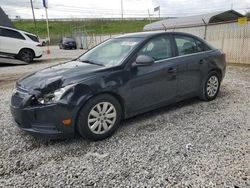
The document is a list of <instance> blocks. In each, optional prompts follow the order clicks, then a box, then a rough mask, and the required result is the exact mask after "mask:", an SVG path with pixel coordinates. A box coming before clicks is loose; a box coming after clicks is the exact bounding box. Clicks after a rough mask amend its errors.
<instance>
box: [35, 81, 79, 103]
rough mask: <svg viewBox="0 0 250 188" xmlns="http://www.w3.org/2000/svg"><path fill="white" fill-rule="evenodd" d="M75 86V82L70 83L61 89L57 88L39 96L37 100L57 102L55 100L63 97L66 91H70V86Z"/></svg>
mask: <svg viewBox="0 0 250 188" xmlns="http://www.w3.org/2000/svg"><path fill="white" fill-rule="evenodd" d="M73 86H74V84H73V85H68V86H65V87H62V88H60V89H57V90H55V91H54V92H51V93H47V94H45V95H43V96H42V97H40V98H38V99H37V101H38V102H39V103H40V104H51V103H55V102H57V101H59V100H60V99H61V98H62V96H63V95H64V93H65V92H66V91H68V90H69V89H70V88H72V87H73Z"/></svg>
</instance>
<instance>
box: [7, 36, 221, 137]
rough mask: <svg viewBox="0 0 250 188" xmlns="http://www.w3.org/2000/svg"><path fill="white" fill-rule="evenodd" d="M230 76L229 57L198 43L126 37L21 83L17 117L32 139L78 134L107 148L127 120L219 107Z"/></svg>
mask: <svg viewBox="0 0 250 188" xmlns="http://www.w3.org/2000/svg"><path fill="white" fill-rule="evenodd" d="M225 69H226V62H225V55H224V54H223V53H222V52H221V51H220V50H218V49H215V48H214V47H212V46H210V45H209V44H208V43H207V42H205V41H204V40H202V39H200V38H198V37H196V36H193V35H190V34H186V33H176V32H157V33H156V32H148V33H135V34H129V35H123V36H120V37H117V38H114V39H110V40H107V41H105V42H103V43H101V44H99V45H98V46H96V47H94V48H92V49H91V50H89V51H87V52H86V53H84V54H83V55H82V56H80V57H79V58H77V59H75V60H73V61H70V62H66V63H64V64H59V65H56V66H52V67H48V68H46V69H43V70H41V71H38V72H35V73H32V74H30V75H28V76H26V77H24V78H22V79H20V80H18V81H17V83H16V88H15V89H14V91H13V95H12V98H11V112H12V115H13V117H14V119H15V121H16V122H17V125H18V126H19V127H20V128H21V129H22V130H24V131H27V132H29V133H31V134H33V135H39V136H43V137H49V138H59V137H68V136H72V135H74V134H75V133H76V132H79V133H80V134H81V135H82V136H83V137H85V138H87V139H90V140H100V139H104V138H106V137H108V136H110V135H112V134H113V133H114V131H115V130H116V129H117V128H118V126H119V123H120V121H121V120H122V119H126V118H129V117H132V116H135V115H137V114H141V113H144V112H147V111H150V110H153V109H156V108H159V107H162V106H165V105H168V104H171V103H175V102H178V101H181V100H184V99H187V98H191V97H199V98H200V99H202V100H205V101H211V100H213V99H215V98H216V96H217V94H218V92H219V89H220V84H221V81H222V79H223V78H224V75H225ZM194 121H195V120H194Z"/></svg>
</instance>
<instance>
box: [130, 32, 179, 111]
mask: <svg viewBox="0 0 250 188" xmlns="http://www.w3.org/2000/svg"><path fill="white" fill-rule="evenodd" d="M138 55H148V56H151V57H152V58H153V59H154V60H155V63H154V64H153V65H148V66H137V65H135V66H132V67H131V71H130V74H131V77H130V81H129V83H128V84H129V91H128V93H129V94H128V96H127V97H128V99H127V100H126V101H127V102H128V103H127V107H128V110H129V111H130V112H131V111H139V110H143V109H146V108H151V107H154V106H157V105H159V104H161V103H163V102H166V101H168V100H171V99H173V98H174V97H175V96H176V91H177V79H176V78H177V75H176V74H177V65H176V63H175V61H174V60H171V57H172V56H173V50H172V45H171V38H170V37H169V36H168V35H163V36H158V37H155V38H153V39H151V40H150V41H148V42H147V43H146V44H145V45H144V46H143V47H142V48H141V50H139V52H138V53H137V56H138Z"/></svg>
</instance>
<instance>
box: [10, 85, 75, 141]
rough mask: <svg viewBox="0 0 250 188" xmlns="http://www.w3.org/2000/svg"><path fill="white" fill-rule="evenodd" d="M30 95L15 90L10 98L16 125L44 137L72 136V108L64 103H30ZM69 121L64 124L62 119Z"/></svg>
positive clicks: (73, 130)
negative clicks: (69, 121)
mask: <svg viewBox="0 0 250 188" xmlns="http://www.w3.org/2000/svg"><path fill="white" fill-rule="evenodd" d="M31 104H32V96H31V95H29V94H28V93H25V92H24V91H20V90H19V91H17V92H16V93H14V94H13V96H12V98H11V105H10V109H11V113H12V116H13V118H14V120H15V122H16V123H17V125H18V126H19V127H20V128H21V129H22V130H24V131H26V132H28V133H30V134H32V135H34V136H41V137H45V138H52V139H57V138H66V137H72V136H74V133H75V128H74V124H75V122H74V119H75V117H74V114H75V112H74V110H73V109H72V108H69V106H68V105H66V104H61V103H53V104H48V105H31ZM64 119H70V120H71V123H70V124H67V125H64V124H63V120H64Z"/></svg>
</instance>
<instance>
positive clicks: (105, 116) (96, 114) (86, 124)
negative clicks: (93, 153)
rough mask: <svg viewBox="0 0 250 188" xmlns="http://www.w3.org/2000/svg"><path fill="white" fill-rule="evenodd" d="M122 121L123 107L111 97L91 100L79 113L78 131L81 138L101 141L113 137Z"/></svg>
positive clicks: (99, 97) (104, 96) (105, 96)
mask: <svg viewBox="0 0 250 188" xmlns="http://www.w3.org/2000/svg"><path fill="white" fill-rule="evenodd" d="M120 120H121V106H120V104H119V102H118V101H117V100H116V99H115V98H114V97H112V96H111V95H107V94H103V95H99V96H97V97H94V98H92V99H90V100H89V101H88V102H87V104H86V105H84V106H83V108H82V109H81V111H80V113H79V118H78V125H77V129H78V131H79V133H80V134H81V136H83V137H85V138H87V139H90V140H101V139H104V138H107V137H109V136H111V135H112V134H113V133H114V131H115V130H116V129H117V127H118V125H119V123H120Z"/></svg>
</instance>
